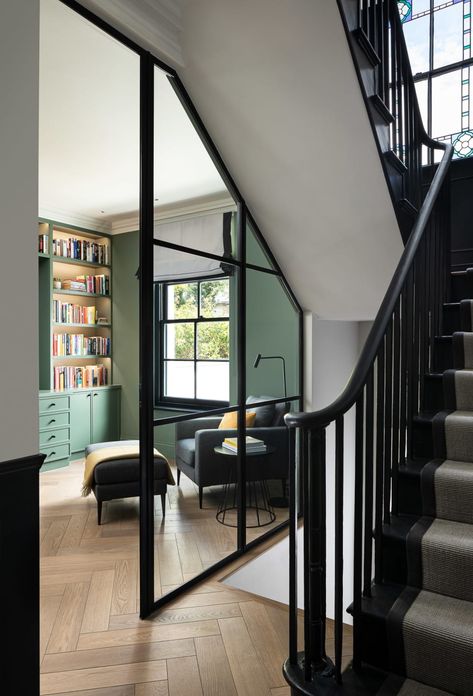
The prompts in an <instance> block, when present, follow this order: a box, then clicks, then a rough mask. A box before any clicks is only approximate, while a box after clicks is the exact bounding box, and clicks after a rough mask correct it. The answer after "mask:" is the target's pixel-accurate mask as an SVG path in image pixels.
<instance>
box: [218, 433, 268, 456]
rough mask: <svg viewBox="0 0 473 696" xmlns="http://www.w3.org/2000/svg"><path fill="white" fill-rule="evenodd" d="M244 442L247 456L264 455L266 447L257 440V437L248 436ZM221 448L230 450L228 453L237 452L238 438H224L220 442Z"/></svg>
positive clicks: (261, 441) (262, 442)
mask: <svg viewBox="0 0 473 696" xmlns="http://www.w3.org/2000/svg"><path fill="white" fill-rule="evenodd" d="M245 440H246V452H247V454H258V453H261V454H264V453H265V452H266V450H267V447H266V445H265V443H264V441H263V440H258V438H257V437H251V436H250V435H248V436H247V437H246V438H245ZM222 447H223V448H224V449H228V450H230V452H238V438H237V437H226V438H225V440H224V441H223V442H222Z"/></svg>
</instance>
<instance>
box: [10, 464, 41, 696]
mask: <svg viewBox="0 0 473 696" xmlns="http://www.w3.org/2000/svg"><path fill="white" fill-rule="evenodd" d="M43 461H44V455H43V454H36V455H32V456H30V457H23V458H21V459H13V460H9V461H5V462H0V598H1V607H2V609H1V630H2V636H3V641H2V649H1V651H0V693H2V694H21V696H39V470H40V468H41V465H42V464H43Z"/></svg>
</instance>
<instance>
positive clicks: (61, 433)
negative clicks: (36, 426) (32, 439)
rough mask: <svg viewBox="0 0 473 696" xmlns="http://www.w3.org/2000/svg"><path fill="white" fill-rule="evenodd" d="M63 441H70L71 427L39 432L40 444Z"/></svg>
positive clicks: (50, 444)
mask: <svg viewBox="0 0 473 696" xmlns="http://www.w3.org/2000/svg"><path fill="white" fill-rule="evenodd" d="M61 442H69V428H57V429H56V430H46V431H45V432H42V433H40V434H39V444H40V445H47V446H48V447H49V446H52V445H55V444H58V443H61Z"/></svg>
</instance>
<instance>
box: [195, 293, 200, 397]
mask: <svg viewBox="0 0 473 696" xmlns="http://www.w3.org/2000/svg"><path fill="white" fill-rule="evenodd" d="M199 285H200V284H199ZM199 294H200V293H199V290H197V302H199ZM197 313H199V305H198V304H197ZM194 399H197V319H195V320H194Z"/></svg>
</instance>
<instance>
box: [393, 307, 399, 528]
mask: <svg viewBox="0 0 473 696" xmlns="http://www.w3.org/2000/svg"><path fill="white" fill-rule="evenodd" d="M400 304H401V301H400V299H399V300H398V301H397V303H396V307H395V309H394V333H393V344H394V345H393V435H392V447H393V458H392V462H393V469H392V511H393V514H394V515H397V514H398V482H399V439H400V438H399V423H400V413H399V403H400V367H401V316H400V315H401V312H400Z"/></svg>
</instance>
